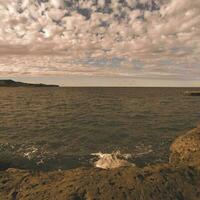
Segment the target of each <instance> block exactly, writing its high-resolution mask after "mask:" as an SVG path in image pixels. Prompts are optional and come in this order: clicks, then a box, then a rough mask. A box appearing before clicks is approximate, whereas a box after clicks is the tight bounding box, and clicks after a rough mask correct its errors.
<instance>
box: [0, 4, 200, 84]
mask: <svg viewBox="0 0 200 200" xmlns="http://www.w3.org/2000/svg"><path fill="white" fill-rule="evenodd" d="M0 79H14V80H18V81H24V82H33V83H50V84H59V85H62V86H178V87H181V86H183V87H185V86H195V87H198V86H199V87H200V0H190V1H189V0H0Z"/></svg>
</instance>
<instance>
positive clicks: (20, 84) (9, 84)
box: [0, 80, 59, 87]
mask: <svg viewBox="0 0 200 200" xmlns="http://www.w3.org/2000/svg"><path fill="white" fill-rule="evenodd" d="M0 87H59V85H46V84H42V83H39V84H33V83H23V82H16V81H13V80H0Z"/></svg>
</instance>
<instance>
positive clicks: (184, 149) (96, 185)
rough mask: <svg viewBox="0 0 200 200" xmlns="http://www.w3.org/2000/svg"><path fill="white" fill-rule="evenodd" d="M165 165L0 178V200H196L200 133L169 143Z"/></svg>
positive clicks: (5, 173) (27, 173)
mask: <svg viewBox="0 0 200 200" xmlns="http://www.w3.org/2000/svg"><path fill="white" fill-rule="evenodd" d="M170 151H171V155H170V161H169V163H163V164H158V165H151V166H146V167H144V168H137V167H123V168H117V169H113V170H101V169H97V168H80V169H74V170H68V171H56V172H30V171H22V170H17V169H8V170H6V171H1V172H0V199H1V200H112V199H117V200H128V199H130V200H200V127H197V128H196V129H194V130H192V131H190V132H188V133H187V134H186V135H184V136H181V137H179V138H178V139H176V140H175V141H174V143H173V144H172V145H171V148H170Z"/></svg>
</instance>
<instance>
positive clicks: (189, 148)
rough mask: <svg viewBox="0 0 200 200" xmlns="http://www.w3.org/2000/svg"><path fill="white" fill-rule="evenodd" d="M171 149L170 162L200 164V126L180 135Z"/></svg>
mask: <svg viewBox="0 0 200 200" xmlns="http://www.w3.org/2000/svg"><path fill="white" fill-rule="evenodd" d="M170 151H171V154H170V159H169V160H170V163H173V164H176V165H177V164H185V165H197V166H200V126H198V127H197V128H195V129H193V130H191V131H189V132H188V133H186V134H185V135H183V136H180V137H178V138H177V139H176V140H175V141H174V142H173V143H172V145H171V148H170Z"/></svg>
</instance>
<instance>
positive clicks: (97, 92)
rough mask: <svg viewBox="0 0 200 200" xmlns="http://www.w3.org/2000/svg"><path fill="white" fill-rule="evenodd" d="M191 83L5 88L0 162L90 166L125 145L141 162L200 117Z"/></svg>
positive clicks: (158, 155) (152, 159) (161, 153)
mask: <svg viewBox="0 0 200 200" xmlns="http://www.w3.org/2000/svg"><path fill="white" fill-rule="evenodd" d="M186 90H192V89H190V88H0V169H3V168H7V167H18V168H22V169H41V170H56V169H71V168H76V167H81V166H91V165H93V163H94V162H95V161H96V159H97V158H96V157H95V156H93V155H95V154H94V153H98V152H102V153H112V152H115V151H118V152H119V151H120V152H121V154H122V155H130V156H127V160H129V162H132V163H135V164H136V165H139V166H142V165H145V164H148V163H157V162H164V161H167V160H168V156H169V146H170V143H171V142H172V141H173V140H174V139H175V138H176V137H177V136H179V135H181V134H183V133H185V132H186V131H188V130H190V129H191V128H194V127H195V126H196V125H197V124H198V123H199V122H200V97H190V96H185V95H183V93H184V91H186Z"/></svg>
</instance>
